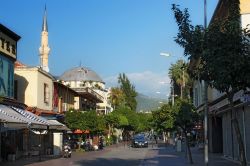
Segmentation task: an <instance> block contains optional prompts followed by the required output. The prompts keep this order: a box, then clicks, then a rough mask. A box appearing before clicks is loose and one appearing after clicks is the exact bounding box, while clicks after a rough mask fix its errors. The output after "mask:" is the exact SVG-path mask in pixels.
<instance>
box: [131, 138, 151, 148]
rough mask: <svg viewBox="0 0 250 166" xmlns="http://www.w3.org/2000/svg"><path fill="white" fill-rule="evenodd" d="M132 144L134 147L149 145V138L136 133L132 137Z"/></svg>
mask: <svg viewBox="0 0 250 166" xmlns="http://www.w3.org/2000/svg"><path fill="white" fill-rule="evenodd" d="M131 146H132V147H134V148H141V147H148V140H147V139H146V137H145V136H144V135H135V136H134V137H133V139H132V142H131Z"/></svg>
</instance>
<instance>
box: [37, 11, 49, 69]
mask: <svg viewBox="0 0 250 166" xmlns="http://www.w3.org/2000/svg"><path fill="white" fill-rule="evenodd" d="M48 36H49V35H48V24H47V13H46V6H45V10H44V16H43V26H42V33H41V46H40V48H39V52H40V67H41V68H42V69H43V70H45V71H47V72H49V52H50V48H49V43H48Z"/></svg>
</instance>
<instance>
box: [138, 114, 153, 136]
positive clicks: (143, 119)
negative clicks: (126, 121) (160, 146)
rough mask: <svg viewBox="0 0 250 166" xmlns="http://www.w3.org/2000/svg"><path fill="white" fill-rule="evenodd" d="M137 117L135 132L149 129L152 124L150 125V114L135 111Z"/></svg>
mask: <svg viewBox="0 0 250 166" xmlns="http://www.w3.org/2000/svg"><path fill="white" fill-rule="evenodd" d="M136 117H137V118H138V123H139V124H138V126H137V129H136V133H141V132H145V131H150V130H151V128H152V126H151V123H150V122H151V119H152V114H147V113H137V116H136Z"/></svg>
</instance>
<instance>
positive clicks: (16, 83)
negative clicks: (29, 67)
mask: <svg viewBox="0 0 250 166" xmlns="http://www.w3.org/2000/svg"><path fill="white" fill-rule="evenodd" d="M17 91H18V82H17V80H15V81H14V99H16V100H17Z"/></svg>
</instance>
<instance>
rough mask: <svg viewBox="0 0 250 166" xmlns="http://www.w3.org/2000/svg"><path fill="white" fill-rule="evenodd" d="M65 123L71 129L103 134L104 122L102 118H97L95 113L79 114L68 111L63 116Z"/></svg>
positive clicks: (79, 112)
mask: <svg viewBox="0 0 250 166" xmlns="http://www.w3.org/2000/svg"><path fill="white" fill-rule="evenodd" d="M65 122H66V124H67V126H68V127H69V128H70V129H72V130H75V129H80V130H90V131H91V132H93V133H97V132H103V131H104V129H105V120H104V117H103V116H97V114H96V112H95V111H87V112H81V111H76V110H70V111H68V112H66V114H65Z"/></svg>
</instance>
